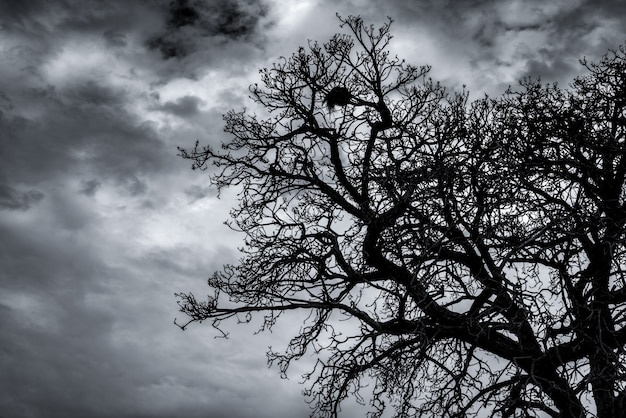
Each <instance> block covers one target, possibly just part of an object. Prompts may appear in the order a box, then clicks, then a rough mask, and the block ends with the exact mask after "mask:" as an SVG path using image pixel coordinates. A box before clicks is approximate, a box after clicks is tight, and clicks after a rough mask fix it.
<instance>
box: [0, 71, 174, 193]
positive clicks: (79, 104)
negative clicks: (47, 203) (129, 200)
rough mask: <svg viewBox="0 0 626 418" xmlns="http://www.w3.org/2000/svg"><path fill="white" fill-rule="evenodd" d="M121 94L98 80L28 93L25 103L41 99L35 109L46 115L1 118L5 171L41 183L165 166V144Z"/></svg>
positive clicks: (120, 176) (2, 170) (125, 174)
mask: <svg viewBox="0 0 626 418" xmlns="http://www.w3.org/2000/svg"><path fill="white" fill-rule="evenodd" d="M121 96H122V93H121V92H119V91H117V90H114V89H110V88H108V87H105V86H102V85H98V84H96V83H93V82H89V83H87V84H79V85H77V86H72V87H69V88H68V89H55V88H47V89H30V90H27V91H25V92H23V93H22V96H21V97H20V101H23V102H24V101H28V102H32V103H36V108H37V112H36V113H40V111H41V112H42V113H41V114H38V115H37V116H36V117H33V116H30V115H27V114H26V115H24V116H22V115H19V114H15V115H12V117H11V115H8V116H6V117H4V118H3V120H2V121H0V125H1V126H0V127H1V128H2V130H3V132H4V139H5V140H4V141H2V142H1V143H0V153H2V155H3V157H4V158H6V162H5V164H3V166H2V167H1V168H0V173H2V174H3V175H5V176H10V177H11V178H13V179H14V181H17V182H27V183H38V182H42V181H45V180H47V179H50V178H52V177H57V176H62V175H69V174H71V173H72V172H76V171H79V170H80V169H81V168H85V167H89V169H90V170H94V171H93V172H94V173H97V174H98V175H102V176H105V177H109V178H116V179H124V178H127V177H128V176H130V175H131V174H133V173H142V174H145V173H149V172H154V171H157V170H160V169H162V167H163V164H164V163H165V162H166V159H167V156H168V155H167V154H168V153H167V152H166V151H165V149H164V143H163V142H162V141H161V140H160V139H159V135H158V133H157V132H156V131H155V130H154V129H153V128H152V127H151V125H150V124H148V123H145V122H142V121H140V120H136V119H134V118H133V117H132V116H131V115H129V114H128V113H127V112H126V111H125V109H124V108H123V106H122V103H123V101H122V97H121ZM33 111H34V110H33ZM17 112H18V111H16V113H17Z"/></svg>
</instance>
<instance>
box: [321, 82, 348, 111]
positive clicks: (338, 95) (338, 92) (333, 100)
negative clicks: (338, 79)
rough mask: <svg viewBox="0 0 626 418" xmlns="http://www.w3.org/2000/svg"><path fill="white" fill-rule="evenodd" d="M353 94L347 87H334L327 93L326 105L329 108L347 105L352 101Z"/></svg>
mask: <svg viewBox="0 0 626 418" xmlns="http://www.w3.org/2000/svg"><path fill="white" fill-rule="evenodd" d="M351 97H352V95H351V94H350V91H349V90H348V89H347V88H345V87H333V88H332V89H331V90H330V91H329V92H328V94H327V95H326V106H328V108H329V109H332V108H334V107H335V106H346V105H347V104H348V103H350V98H351Z"/></svg>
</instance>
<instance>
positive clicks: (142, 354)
mask: <svg viewBox="0 0 626 418" xmlns="http://www.w3.org/2000/svg"><path fill="white" fill-rule="evenodd" d="M336 13H339V14H341V15H344V16H347V15H349V14H354V15H361V16H362V17H363V18H364V19H365V21H366V22H371V23H373V24H379V23H381V22H383V21H384V20H385V18H386V16H390V17H391V18H393V19H394V21H395V22H394V24H393V26H392V32H393V34H394V36H395V37H394V40H393V44H392V47H393V51H394V52H395V53H397V54H398V55H399V56H401V57H402V58H406V59H407V61H409V62H410V63H413V64H416V65H421V64H430V65H432V72H431V76H432V77H433V78H434V79H435V80H440V81H442V82H443V83H444V84H445V85H447V86H450V87H451V88H452V89H454V88H461V86H462V85H463V84H465V85H467V88H468V89H469V90H470V91H471V94H472V97H480V96H482V95H483V94H484V93H488V94H490V95H494V96H497V95H499V94H501V93H502V92H503V91H504V90H505V89H506V87H507V86H509V85H511V84H513V85H514V84H515V83H516V82H517V80H519V79H520V78H522V77H525V76H533V77H541V78H542V80H544V81H545V82H553V81H557V82H559V83H560V84H561V85H562V86H567V84H568V83H569V82H570V81H571V80H572V78H573V77H574V76H575V75H577V74H580V73H582V72H583V71H584V69H583V67H582V66H581V65H580V64H579V62H578V60H579V58H582V57H587V58H589V59H591V60H594V59H597V58H598V57H599V56H601V55H603V54H604V53H605V52H606V51H607V50H608V49H609V48H616V47H618V46H619V45H620V44H623V43H625V42H626V2H623V1H621V0H614V1H609V0H594V1H591V0H588V1H576V0H560V1H559V0H555V1H551V2H545V1H542V0H534V1H521V0H518V1H513V0H472V1H459V2H453V1H437V0H415V1H409V0H309V1H296V0H292V1H290V0H188V1H187V2H183V1H176V2H170V0H107V1H100V0H21V1H18V0H0V416H1V417H3V418H26V417H28V418H31V417H32V418H39V417H68V418H74V417H94V418H99V417H121V418H125V417H190V418H194V417H215V418H221V417H234V418H252V417H258V418H266V417H267V418H269V417H276V418H299V417H306V416H308V413H309V408H308V406H307V405H306V404H305V402H304V398H303V397H302V396H301V393H300V392H301V390H302V386H301V385H299V383H298V382H299V381H300V375H301V374H302V373H303V372H305V371H307V370H308V366H309V365H310V364H312V361H313V358H305V359H304V360H303V361H302V362H301V363H300V364H297V365H296V367H294V368H293V370H292V371H291V372H290V374H289V377H290V379H289V380H281V379H280V377H279V374H278V371H277V370H276V369H268V368H267V366H266V357H265V352H266V350H267V347H268V346H272V347H273V348H275V349H279V348H281V347H283V346H284V345H285V344H286V341H287V339H288V337H289V335H290V334H291V333H293V332H296V331H297V330H298V327H299V318H298V317H297V316H295V317H293V318H285V320H284V321H283V322H282V323H280V324H279V326H278V327H277V328H276V329H275V331H274V332H273V333H271V334H260V335H254V331H255V328H254V327H253V326H237V327H233V328H232V329H231V330H232V332H231V337H230V338H229V339H221V338H217V339H216V338H215V337H216V336H217V334H216V332H215V331H213V330H212V329H211V328H210V327H209V326H208V325H204V324H203V325H198V326H193V327H191V328H190V329H189V330H187V331H184V332H183V331H181V330H180V329H179V328H177V327H176V326H175V325H174V324H173V321H174V318H176V317H178V318H179V319H184V318H181V315H180V314H179V313H178V312H177V305H176V298H175V297H174V293H175V292H180V291H185V292H186V291H193V292H195V293H196V294H198V295H202V294H207V293H208V289H207V288H206V285H205V283H206V278H207V276H209V275H210V274H211V273H212V272H213V271H214V270H216V269H219V267H220V266H221V265H222V264H224V263H228V262H231V263H232V262H236V260H237V259H238V257H239V255H238V252H237V247H238V246H240V245H241V243H242V237H241V236H240V235H238V234H236V233H234V232H232V231H231V230H229V229H228V228H227V227H225V226H224V225H223V223H222V222H223V221H225V220H226V219H227V218H228V211H229V208H230V207H231V206H233V205H234V204H235V203H236V196H235V194H234V193H233V192H230V193H229V192H226V193H224V194H223V195H222V196H221V198H220V199H217V197H216V193H215V190H214V189H213V188H211V187H210V186H209V185H208V182H207V177H206V174H205V173H199V172H194V171H192V170H191V169H190V164H189V162H188V161H184V160H182V159H181V158H179V157H177V156H176V154H177V149H176V147H177V146H182V147H190V146H192V145H193V144H194V143H195V141H196V140H199V141H200V143H202V144H219V143H220V141H224V140H228V138H227V137H226V136H225V135H224V134H223V133H222V128H223V122H222V117H221V115H222V114H223V113H225V112H226V111H228V110H229V109H233V108H234V109H241V108H242V107H244V106H249V105H250V102H249V99H248V90H247V87H248V85H249V84H251V83H252V82H254V81H256V80H257V77H258V69H259V68H261V67H264V66H268V65H271V63H272V62H273V61H275V60H276V59H277V58H278V57H279V56H281V55H282V56H288V55H290V54H291V53H292V52H294V51H296V49H297V47H298V46H300V45H305V44H306V42H307V39H315V40H320V41H324V40H327V39H328V38H329V37H330V36H331V35H332V34H333V33H335V32H337V31H340V28H339V27H338V21H337V19H336V17H335V14H336ZM345 410H346V417H360V416H363V415H364V414H363V411H362V410H360V409H359V408H358V407H357V406H355V405H352V404H350V403H348V404H347V405H346V408H345Z"/></svg>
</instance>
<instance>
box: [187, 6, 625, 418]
mask: <svg viewBox="0 0 626 418" xmlns="http://www.w3.org/2000/svg"><path fill="white" fill-rule="evenodd" d="M340 21H341V26H342V27H343V28H347V29H348V31H349V32H350V33H351V34H350V35H345V34H343V35H342V34H339V35H335V36H334V37H333V38H332V39H331V40H330V41H329V42H327V43H325V44H323V45H320V44H318V43H314V42H311V43H310V44H309V45H308V47H307V48H300V49H299V50H298V51H297V52H296V53H295V54H293V55H292V56H291V57H289V58H284V59H281V60H280V61H279V62H277V63H276V64H274V66H273V67H272V68H267V69H264V70H262V86H258V85H254V86H252V87H251V94H252V98H253V100H254V101H255V102H256V103H257V104H258V105H260V106H261V107H262V108H264V109H265V110H266V111H267V114H266V115H263V116H257V115H255V114H251V113H249V112H247V111H245V110H244V111H242V112H235V111H231V112H229V113H228V114H226V116H225V120H226V128H225V130H226V132H227V133H229V134H230V135H229V141H228V142H227V143H225V144H224V145H223V149H222V150H214V149H211V148H209V147H199V146H198V145H197V144H196V148H195V149H193V150H189V151H186V150H182V149H181V150H180V151H181V155H182V156H183V157H184V158H188V159H191V160H193V164H194V168H200V169H206V168H207V167H210V166H211V164H212V165H214V166H215V167H216V169H214V171H212V174H211V181H212V182H213V184H215V185H216V186H217V187H218V188H220V189H221V188H224V187H233V186H235V187H238V188H239V190H240V195H239V197H240V203H239V205H238V206H237V207H236V208H234V209H233V211H232V217H233V220H234V223H232V224H231V226H232V227H233V228H236V229H238V230H241V231H243V233H244V234H245V236H246V241H245V247H244V249H243V250H242V251H243V256H242V259H241V260H240V262H239V264H237V265H236V266H225V267H224V269H223V270H222V271H220V272H217V273H215V274H214V275H213V276H212V277H211V278H210V279H209V285H210V286H211V288H213V289H214V294H213V295H212V296H209V297H208V299H207V300H204V301H200V300H197V299H196V298H195V297H194V295H192V294H179V295H178V296H179V298H180V300H179V304H180V307H181V311H182V312H184V313H185V314H187V315H188V316H189V321H188V322H187V323H185V324H182V325H181V327H183V328H185V327H186V326H187V325H189V323H191V322H202V321H205V320H208V321H211V323H212V324H213V326H214V327H216V328H217V329H218V330H222V328H221V327H222V326H223V325H224V324H223V322H224V321H225V320H229V319H236V320H239V321H241V320H243V321H246V320H250V318H251V317H252V316H253V315H255V314H258V315H261V316H262V317H263V318H264V321H263V325H262V329H263V330H265V329H269V328H271V327H272V326H273V325H274V324H275V322H276V320H277V319H278V317H279V316H280V315H282V314H284V313H287V312H290V311H294V310H302V311H307V312H308V313H309V316H308V319H307V321H306V322H305V324H304V325H303V326H302V328H301V329H300V331H299V333H298V334H297V335H295V336H294V337H293V339H292V340H291V343H290V344H289V346H288V347H287V349H286V350H285V352H282V353H275V352H271V353H269V354H268V355H269V361H270V363H277V364H278V366H279V368H280V370H281V371H282V372H283V373H286V371H287V368H288V366H289V365H290V363H291V362H292V361H293V360H297V359H298V358H300V357H302V356H303V355H304V353H305V352H306V351H307V350H313V351H314V352H315V353H317V355H318V356H319V361H318V363H317V365H316V366H315V369H314V370H312V371H311V373H310V374H308V375H306V376H305V377H306V378H307V380H308V381H309V386H308V388H309V389H307V390H306V391H305V392H306V394H307V395H308V398H309V401H310V402H311V404H312V405H313V406H314V407H315V410H314V412H313V414H312V415H314V416H316V417H318V416H333V417H334V416H337V415H338V414H339V411H340V408H339V406H340V403H341V402H342V400H344V399H345V398H346V397H347V396H350V395H355V396H357V398H358V399H363V398H361V395H362V394H363V393H365V391H368V390H369V392H368V393H369V397H367V399H368V400H369V402H370V406H371V416H374V417H376V416H380V415H381V414H382V411H383V410H384V409H385V407H386V406H387V404H390V405H392V406H393V407H394V408H395V411H396V414H397V416H399V417H405V416H449V417H464V416H476V415H479V414H485V413H487V414H489V415H493V416H502V417H514V416H515V417H518V416H519V417H521V416H552V417H577V418H578V417H583V416H584V417H587V416H596V417H601V418H609V417H618V416H626V415H625V412H624V411H625V410H626V402H625V400H626V391H625V380H624V379H625V375H624V372H625V370H624V367H623V362H624V350H623V349H624V345H625V343H626V328H625V327H624V322H625V321H626V309H625V307H626V281H625V278H626V271H625V266H626V262H625V257H626V254H625V241H624V239H625V232H626V231H625V222H626V210H625V208H624V194H625V187H624V180H625V175H626V161H625V158H626V156H625V155H626V154H625V151H626V150H625V145H624V141H625V136H624V126H625V123H626V118H625V116H626V115H625V110H624V109H625V106H626V59H625V55H626V54H625V53H624V50H623V49H620V50H618V51H614V52H611V53H609V54H608V55H606V56H605V58H603V59H602V60H601V61H600V62H599V63H598V64H590V63H586V62H583V63H584V64H585V65H586V66H587V69H588V70H589V71H588V75H586V76H584V77H580V78H578V79H577V80H576V81H575V83H574V84H573V85H572V87H571V89H570V90H569V91H568V90H562V89H560V88H559V87H558V86H556V85H553V86H550V85H548V86H544V85H541V84H540V83H539V82H535V81H531V80H525V81H523V82H522V83H521V85H520V87H519V89H518V90H517V91H512V90H511V91H509V92H507V93H506V94H505V95H504V96H503V97H502V98H500V99H490V98H487V97H486V98H484V99H481V100H477V101H475V102H473V103H469V101H468V98H467V93H466V92H461V93H457V94H450V93H448V92H447V91H446V90H445V89H444V88H442V87H441V86H439V85H438V84H436V83H433V82H432V81H431V80H430V79H429V78H427V75H428V72H429V68H427V67H414V66H411V65H408V64H406V63H405V62H404V61H402V60H400V59H398V58H397V57H393V56H391V55H390V53H389V42H390V38H391V37H390V24H391V21H389V22H388V23H387V24H385V25H383V26H382V27H380V28H374V27H371V26H367V25H364V23H363V21H362V20H361V19H360V18H358V17H348V18H346V19H342V18H340ZM212 170H213V169H212ZM338 319H342V320H343V321H344V322H338ZM337 324H341V325H340V326H338V325H337ZM339 327H340V328H339ZM368 379H369V380H368ZM367 381H369V382H372V381H373V382H374V383H375V384H373V385H370V386H369V387H368V388H367V389H366V388H364V383H365V382H367Z"/></svg>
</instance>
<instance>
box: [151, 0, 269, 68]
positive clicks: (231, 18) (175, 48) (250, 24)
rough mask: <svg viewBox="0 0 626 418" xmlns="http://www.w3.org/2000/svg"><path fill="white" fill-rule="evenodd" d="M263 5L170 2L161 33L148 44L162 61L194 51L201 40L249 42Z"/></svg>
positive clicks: (246, 0)
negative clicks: (215, 38)
mask: <svg viewBox="0 0 626 418" xmlns="http://www.w3.org/2000/svg"><path fill="white" fill-rule="evenodd" d="M267 11H268V8H267V6H266V5H265V4H264V3H263V2H262V0H216V1H211V2H206V1H201V0H174V1H172V2H171V3H170V4H169V7H168V11H167V15H166V17H165V20H166V22H167V24H166V27H165V31H164V33H162V34H159V35H157V36H155V37H153V38H152V39H150V40H149V41H148V45H149V47H150V48H153V49H158V50H159V51H160V52H161V54H162V56H163V58H165V59H169V58H183V57H185V56H187V55H189V54H191V53H193V52H195V51H196V50H198V49H199V48H200V47H201V46H202V45H203V44H204V43H205V42H206V39H205V38H212V37H218V38H224V39H235V40H237V39H244V40H246V39H249V38H250V37H252V36H253V35H254V34H256V33H257V29H258V24H259V21H260V19H261V18H263V17H264V16H266V14H267Z"/></svg>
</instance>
